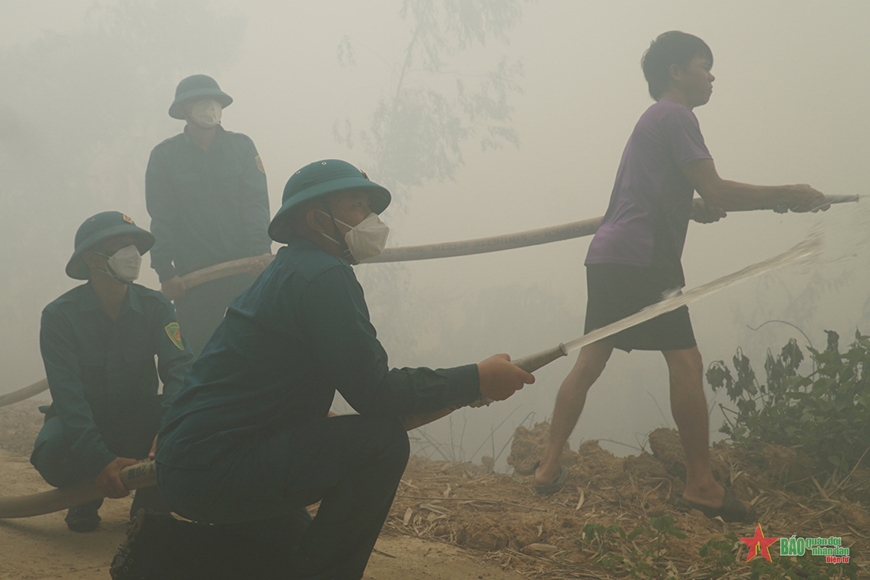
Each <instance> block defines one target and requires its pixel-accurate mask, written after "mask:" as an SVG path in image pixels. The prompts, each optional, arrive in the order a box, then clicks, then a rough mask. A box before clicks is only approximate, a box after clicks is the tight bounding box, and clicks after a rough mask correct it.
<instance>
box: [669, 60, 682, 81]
mask: <svg viewBox="0 0 870 580" xmlns="http://www.w3.org/2000/svg"><path fill="white" fill-rule="evenodd" d="M683 72H684V71H683V67H681V66H680V65H678V64H677V63H674V64H672V65H671V66H669V67H668V76H670V78H671V80H673V81H679V80H680V79H682V78H683Z"/></svg>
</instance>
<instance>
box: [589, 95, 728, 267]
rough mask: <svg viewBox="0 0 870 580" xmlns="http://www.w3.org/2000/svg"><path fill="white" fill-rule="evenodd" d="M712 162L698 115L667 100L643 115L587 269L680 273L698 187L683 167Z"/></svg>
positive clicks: (592, 249) (594, 243)
mask: <svg viewBox="0 0 870 580" xmlns="http://www.w3.org/2000/svg"><path fill="white" fill-rule="evenodd" d="M696 159H712V157H711V155H710V152H709V151H708V150H707V146H706V145H704V137H703V136H702V135H701V128H700V126H699V125H698V119H697V117H695V114H694V113H693V112H692V111H691V110H690V109H688V108H687V107H685V106H683V105H680V104H678V103H674V102H673V101H668V100H666V99H662V100H660V101H658V102H657V103H655V104H654V105H652V106H651V107H650V108H649V109H647V110H646V112H645V113H644V114H643V115H642V116H641V118H640V120H639V121H638V122H637V125H635V127H634V131H633V132H632V134H631V137H630V138H629V139H628V144H627V145H626V146H625V151H624V152H623V153H622V161H620V163H619V170H618V171H617V173H616V183H615V184H614V186H613V193H611V194H610V205H609V206H608V207H607V213H606V214H604V221H603V222H602V223H601V227H600V228H598V231H597V232H596V233H595V237H594V238H593V239H592V243H591V244H589V252H588V253H587V254H586V264H625V265H629V266H646V267H650V266H652V267H664V268H677V269H679V270H680V271H682V267H681V265H680V257H681V256H682V254H683V244H684V243H685V241H686V230H688V228H689V215H690V213H691V210H692V196H693V194H694V187H692V184H691V183H689V180H688V179H686V177H685V176H684V175H683V172H682V171H681V170H680V168H681V167H682V166H683V165H685V164H686V163H688V162H690V161H695V160H696Z"/></svg>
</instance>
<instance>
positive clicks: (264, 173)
mask: <svg viewBox="0 0 870 580" xmlns="http://www.w3.org/2000/svg"><path fill="white" fill-rule="evenodd" d="M254 161H256V162H257V169H259V170H260V173H262V174H263V175H266V168H265V167H264V166H263V160H262V159H260V156H259V155H257V156H256V157H254Z"/></svg>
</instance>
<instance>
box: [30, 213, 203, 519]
mask: <svg viewBox="0 0 870 580" xmlns="http://www.w3.org/2000/svg"><path fill="white" fill-rule="evenodd" d="M153 244H154V237H153V236H152V235H151V234H150V233H149V232H147V231H145V230H143V229H140V228H139V227H137V226H136V225H135V224H134V223H133V220H132V219H130V218H129V217H127V216H126V215H124V214H122V213H119V212H116V211H107V212H103V213H99V214H97V215H95V216H93V217H91V218H88V220H87V221H85V223H83V224H82V225H81V227H80V228H79V229H78V231H77V232H76V237H75V251H74V253H73V255H72V257H71V258H70V260H69V263H68V264H67V266H66V273H67V275H68V276H69V277H71V278H74V279H76V280H87V282H86V283H85V284H82V285H80V286H77V287H75V288H73V289H72V290H70V291H69V292H67V293H65V294H63V295H62V296H61V297H60V298H58V299H57V300H55V301H54V302H52V303H51V304H49V305H48V306H46V307H45V309H44V310H43V311H42V322H41V326H40V333H39V345H40V349H41V351H42V360H43V362H44V363H45V372H46V376H47V378H48V386H49V389H50V391H51V398H52V403H51V406H50V407H47V408H42V409H41V410H43V411H44V412H45V413H46V415H45V424H44V425H43V427H42V430H40V432H39V435H38V437H37V438H36V443H35V445H34V448H33V454H32V455H31V457H30V461H31V463H32V464H33V466H34V467H36V469H37V471H39V473H40V475H42V477H43V478H44V479H45V481H47V482H48V483H49V484H51V485H53V486H56V487H66V486H69V485H73V484H75V483H79V482H82V481H94V482H96V484H97V485H98V486H99V487H100V489H101V490H102V491H103V493H104V494H105V495H106V496H108V497H112V498H118V497H124V496H126V495H129V492H128V491H127V489H126V488H125V487H124V485H123V484H122V483H121V480H120V478H119V474H120V471H121V469H123V468H124V467H126V466H128V465H132V464H134V463H136V462H137V460H139V459H144V458H146V457H147V456H148V454H149V451H150V450H151V449H152V447H153V443H154V439H155V436H156V434H157V430H158V429H159V427H160V421H161V417H162V415H163V411H164V405H165V404H166V403H168V401H169V400H170V399H171V397H172V393H173V392H175V391H177V390H178V389H179V388H180V387H181V385H182V383H183V381H184V375H185V374H186V373H187V371H188V369H189V367H190V363H191V362H192V359H193V355H192V354H191V353H190V349H189V348H187V346H186V343H185V342H184V340H183V339H182V338H181V334H180V332H179V328H178V322H177V321H176V319H175V309H174V308H173V307H172V304H171V303H170V302H169V300H168V299H167V298H165V297H164V296H163V295H162V294H160V293H159V292H155V291H153V290H149V289H147V288H145V287H143V286H139V285H138V284H133V283H132V282H133V281H134V280H135V279H136V278H137V277H138V275H139V265H140V263H141V260H142V257H141V255H142V254H144V253H145V252H147V251H148V250H149V249H150V248H151V246H152V245H153ZM155 356H156V357H157V358H158V360H159V364H157V365H155V361H154V358H155ZM158 376H159V378H160V379H161V380H162V381H163V394H162V395H158V380H157V379H158ZM102 502H103V500H98V501H95V502H91V503H87V504H84V505H80V506H76V507H73V508H71V509H70V510H69V512H68V514H67V516H66V523H67V526H68V527H69V529H70V530H72V531H74V532H89V531H92V530H95V529H96V528H97V526H98V524H99V523H100V516H99V514H98V513H97V511H98V510H99V508H100V506H101V505H102ZM164 505H165V504H164V503H163V502H162V500H161V499H160V495H159V493H158V491H157V488H149V489H143V490H140V491H138V492H137V493H136V496H135V498H134V500H133V509H132V510H131V515H132V514H133V513H135V511H136V510H137V509H139V508H140V507H141V508H149V509H152V510H155V511H165V508H163V507H162V506H164Z"/></svg>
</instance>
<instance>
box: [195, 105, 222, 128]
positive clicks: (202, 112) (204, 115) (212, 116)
mask: <svg viewBox="0 0 870 580" xmlns="http://www.w3.org/2000/svg"><path fill="white" fill-rule="evenodd" d="M222 110H223V109H222V108H221V104H220V103H218V102H217V101H215V100H214V99H202V100H201V101H197V102H195V103H194V104H193V107H191V110H190V118H191V120H192V121H193V122H194V123H196V124H197V125H198V126H199V127H202V128H203V129H211V128H212V127H215V126H217V125H219V124H220V122H221V111H222Z"/></svg>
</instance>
